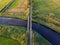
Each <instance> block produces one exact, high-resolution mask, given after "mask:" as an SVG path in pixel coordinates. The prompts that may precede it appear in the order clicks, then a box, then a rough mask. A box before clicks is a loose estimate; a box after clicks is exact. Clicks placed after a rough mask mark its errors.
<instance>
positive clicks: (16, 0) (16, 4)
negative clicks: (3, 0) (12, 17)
mask: <svg viewBox="0 0 60 45" xmlns="http://www.w3.org/2000/svg"><path fill="white" fill-rule="evenodd" d="M20 2H21V0H15V1H14V2H13V3H12V5H11V6H10V8H16V7H17V6H18V5H19V3H20Z"/></svg>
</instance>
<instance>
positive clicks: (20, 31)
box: [0, 24, 51, 45]
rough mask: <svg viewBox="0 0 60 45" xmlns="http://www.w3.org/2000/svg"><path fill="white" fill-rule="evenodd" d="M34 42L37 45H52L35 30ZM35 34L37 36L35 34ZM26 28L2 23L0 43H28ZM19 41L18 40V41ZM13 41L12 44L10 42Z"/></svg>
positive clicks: (6, 44)
mask: <svg viewBox="0 0 60 45" xmlns="http://www.w3.org/2000/svg"><path fill="white" fill-rule="evenodd" d="M33 33H34V34H33V40H34V41H33V43H34V44H35V45H40V44H41V45H51V44H50V43H49V42H48V41H47V40H46V39H44V38H43V37H42V36H41V35H39V34H38V33H37V32H35V31H34V32H33ZM34 35H35V36H34ZM27 38H28V36H27V35H26V28H24V27H19V26H11V25H2V24H0V45H1V44H2V45H3V44H5V45H16V44H17V45H19V43H20V44H21V45H23V44H24V45H27ZM16 41H17V42H16ZM10 43H11V44H10Z"/></svg>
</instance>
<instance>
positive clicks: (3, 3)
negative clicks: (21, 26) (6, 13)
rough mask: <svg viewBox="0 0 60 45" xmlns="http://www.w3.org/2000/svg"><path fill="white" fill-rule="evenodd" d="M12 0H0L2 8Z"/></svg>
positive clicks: (0, 7)
mask: <svg viewBox="0 0 60 45" xmlns="http://www.w3.org/2000/svg"><path fill="white" fill-rule="evenodd" d="M10 1H11V0H1V1H0V10H1V9H3V8H4V7H5V6H6V5H7V4H8V3H9V2H10Z"/></svg>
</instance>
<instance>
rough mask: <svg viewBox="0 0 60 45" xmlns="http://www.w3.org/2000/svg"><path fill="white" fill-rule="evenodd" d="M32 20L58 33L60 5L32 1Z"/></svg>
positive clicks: (44, 0) (51, 1)
mask: <svg viewBox="0 0 60 45" xmlns="http://www.w3.org/2000/svg"><path fill="white" fill-rule="evenodd" d="M56 1H57V0H56ZM32 19H33V21H35V22H37V23H40V24H43V25H45V26H47V27H49V28H51V29H53V30H54V31H57V32H58V33H60V4H58V3H56V2H55V1H53V0H49V1H48V0H33V15H32Z"/></svg>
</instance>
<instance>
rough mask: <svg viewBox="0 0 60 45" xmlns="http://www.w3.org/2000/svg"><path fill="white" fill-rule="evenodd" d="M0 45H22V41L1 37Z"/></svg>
mask: <svg viewBox="0 0 60 45" xmlns="http://www.w3.org/2000/svg"><path fill="white" fill-rule="evenodd" d="M0 45H20V43H19V42H17V41H14V40H12V39H8V38H4V37H0Z"/></svg>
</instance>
